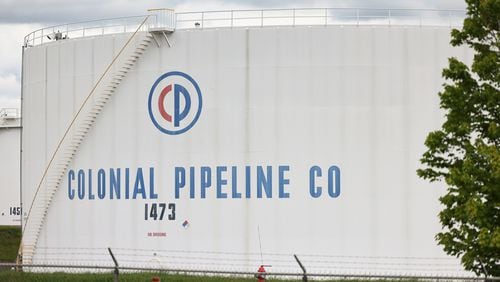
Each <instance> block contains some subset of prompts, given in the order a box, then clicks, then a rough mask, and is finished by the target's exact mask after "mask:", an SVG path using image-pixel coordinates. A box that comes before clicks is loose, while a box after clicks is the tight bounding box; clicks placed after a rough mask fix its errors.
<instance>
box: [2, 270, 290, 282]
mask: <svg viewBox="0 0 500 282" xmlns="http://www.w3.org/2000/svg"><path fill="white" fill-rule="evenodd" d="M155 276H157V277H160V279H161V281H178V282H195V281H196V282H198V281H199V282H216V281H222V282H233V281H234V282H246V281H248V282H250V281H256V280H257V279H255V278H240V277H214V276H190V275H174V274H164V273H162V274H156V273H125V274H120V275H119V281H120V282H127V281H129V282H132V281H151V279H152V278H153V277H155ZM0 281H9V282H17V281H19V282H21V281H23V282H24V281H36V282H45V281H47V282H49V281H68V282H69V281H83V282H101V281H102V282H105V281H106V282H107V281H109V282H112V281H113V274H108V273H106V274H104V273H29V272H15V271H0ZM267 281H285V280H272V279H271V280H267ZM295 281H297V280H295Z"/></svg>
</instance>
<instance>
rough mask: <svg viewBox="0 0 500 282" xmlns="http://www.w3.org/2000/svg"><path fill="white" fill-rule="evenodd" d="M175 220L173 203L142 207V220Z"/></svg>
mask: <svg viewBox="0 0 500 282" xmlns="http://www.w3.org/2000/svg"><path fill="white" fill-rule="evenodd" d="M164 218H165V219H168V220H175V204H174V203H168V204H166V203H150V204H148V203H146V204H145V205H144V220H163V219H164Z"/></svg>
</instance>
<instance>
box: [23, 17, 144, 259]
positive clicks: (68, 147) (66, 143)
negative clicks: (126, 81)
mask: <svg viewBox="0 0 500 282" xmlns="http://www.w3.org/2000/svg"><path fill="white" fill-rule="evenodd" d="M149 17H150V16H145V18H144V20H143V21H142V22H141V24H140V25H139V26H138V27H137V29H136V30H135V31H134V33H133V34H132V35H131V36H130V37H129V39H128V40H127V41H126V43H125V44H124V45H123V46H122V48H121V49H120V50H119V52H118V53H117V54H116V55H115V56H114V58H113V60H112V61H111V62H110V63H109V64H108V66H107V67H106V69H105V70H104V72H103V73H102V75H101V76H100V77H99V79H98V80H97V82H96V83H95V84H94V86H93V87H92V89H91V90H90V92H89V94H88V95H87V96H86V97H85V99H84V100H83V102H82V104H81V106H80V107H79V109H78V111H77V112H76V114H75V115H74V116H73V118H72V119H71V122H70V124H69V125H68V127H67V128H66V130H65V131H64V134H63V136H62V138H61V139H60V141H59V142H58V144H57V146H56V148H55V150H54V152H53V153H52V155H51V158H50V160H49V162H48V163H47V165H46V166H45V169H44V171H43V174H42V177H41V179H40V182H39V183H38V186H37V189H36V191H35V194H34V196H33V200H32V202H31V205H30V208H29V210H28V214H27V219H26V223H25V225H24V226H23V237H22V239H21V244H20V249H19V252H18V254H19V255H18V263H21V260H24V261H22V262H23V263H26V262H28V263H31V262H32V259H33V256H34V249H35V247H36V244H37V242H38V237H39V235H40V232H41V228H42V226H43V222H44V220H45V218H46V215H47V212H48V208H49V207H50V203H51V201H52V199H53V197H54V194H55V192H56V191H57V190H58V188H59V186H60V184H61V182H62V179H63V177H64V174H65V173H66V170H67V168H68V167H69V165H70V163H71V161H72V160H73V157H74V155H75V154H76V151H77V149H78V148H79V146H80V144H81V143H82V141H83V139H84V138H85V136H86V134H87V133H88V132H89V130H90V128H91V127H92V124H93V123H94V121H95V119H96V117H97V116H98V115H99V113H100V112H101V110H102V108H103V106H104V105H105V103H106V102H107V100H108V99H109V98H110V96H111V95H112V94H113V93H114V90H115V88H116V87H117V86H118V85H119V84H120V82H121V80H122V79H123V78H124V77H125V75H126V74H127V73H128V71H129V70H130V69H131V67H132V66H133V64H134V63H135V61H136V60H137V59H138V58H139V57H140V55H142V53H143V52H144V51H145V49H146V47H147V46H148V45H149V42H150V40H151V35H149V34H148V35H147V36H146V38H145V39H143V40H142V41H141V42H140V43H139V44H138V45H137V46H136V48H135V49H134V50H133V51H132V54H131V56H130V58H129V60H125V61H123V63H122V67H121V68H120V69H119V70H118V71H117V72H116V73H115V74H114V75H113V76H112V77H110V78H109V81H108V83H107V84H106V85H105V86H104V87H103V88H102V89H100V92H98V91H97V89H98V88H99V87H100V86H101V84H102V83H103V82H104V81H106V78H107V77H108V74H109V73H110V70H111V69H112V67H113V66H114V65H115V63H117V62H118V60H119V58H120V56H121V55H122V53H123V52H124V50H125V49H126V48H127V47H128V46H129V45H130V43H131V42H132V40H133V39H134V38H135V37H136V35H137V34H138V33H139V31H140V30H141V29H142V28H143V26H144V25H145V23H146V22H147V21H148V19H149ZM95 93H101V96H102V97H97V99H91V98H94V96H95ZM89 101H93V103H89ZM87 107H90V108H87ZM83 113H86V114H87V115H86V117H87V119H84V118H82V114H83ZM70 133H72V134H70ZM70 136H71V138H69V137H70ZM44 184H45V185H44ZM44 186H45V187H46V189H45V191H44V192H46V193H44V195H43V197H41V196H42V195H40V191H42V189H41V188H42V187H44ZM35 210H37V212H38V213H35ZM34 214H35V216H34ZM26 255H27V256H26ZM23 256H24V258H23Z"/></svg>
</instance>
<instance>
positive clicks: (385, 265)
mask: <svg viewBox="0 0 500 282" xmlns="http://www.w3.org/2000/svg"><path fill="white" fill-rule="evenodd" d="M33 261H34V263H33V264H29V265H28V264H24V265H23V264H21V265H17V264H15V263H10V264H9V263H3V264H0V268H3V269H11V270H22V271H29V272H69V273H84V272H94V273H96V272H97V273H115V274H116V275H118V274H119V273H124V272H161V273H168V274H187V275H210V276H213V275H217V276H243V277H255V276H257V275H261V274H262V272H263V271H265V274H266V275H267V276H268V277H273V278H288V279H306V278H315V279H366V280H369V279H398V280H399V279H411V280H467V281H476V280H485V278H483V277H477V276H475V275H474V274H473V273H471V272H467V271H465V270H463V268H462V266H461V265H460V263H459V261H458V260H457V259H454V258H442V257H441V258H431V257H389V256H387V257H381V256H378V257H375V256H335V255H314V254H277V253H262V254H260V253H237V252H213V251H185V250H153V249H127V248H39V249H38V252H37V254H36V255H35V257H34V260H33ZM262 266H263V268H262ZM488 280H490V281H495V280H498V281H500V278H491V277H490V278H488Z"/></svg>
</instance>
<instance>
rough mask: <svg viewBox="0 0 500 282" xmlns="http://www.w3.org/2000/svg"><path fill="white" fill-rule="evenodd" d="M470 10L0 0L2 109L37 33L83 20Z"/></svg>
mask: <svg viewBox="0 0 500 282" xmlns="http://www.w3.org/2000/svg"><path fill="white" fill-rule="evenodd" d="M312 7H316V8H336V7H344V8H345V7H348V8H418V9H461V10H464V9H465V2H464V0H205V1H204V0H189V1H188V0H171V1H159V0H78V1H75V0H0V35H1V40H0V109H1V108H20V95H21V94H20V93H21V46H22V45H23V38H24V36H25V35H26V34H28V33H30V32H31V31H34V30H36V29H39V28H42V27H45V26H51V25H57V24H64V23H72V22H79V21H87V20H94V19H102V18H112V17H122V16H133V15H142V14H145V13H146V11H147V9H149V8H174V9H175V11H176V12H197V11H211V10H237V9H268V8H312Z"/></svg>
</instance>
